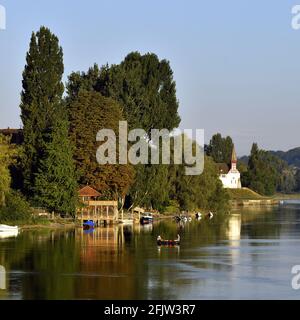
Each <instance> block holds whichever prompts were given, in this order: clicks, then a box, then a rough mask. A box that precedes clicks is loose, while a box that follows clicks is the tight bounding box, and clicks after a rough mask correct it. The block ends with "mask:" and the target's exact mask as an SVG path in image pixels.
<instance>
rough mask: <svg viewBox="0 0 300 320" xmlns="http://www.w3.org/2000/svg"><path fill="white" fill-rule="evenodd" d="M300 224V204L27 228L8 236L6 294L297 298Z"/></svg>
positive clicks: (1, 275)
mask: <svg viewBox="0 0 300 320" xmlns="http://www.w3.org/2000/svg"><path fill="white" fill-rule="evenodd" d="M299 232H300V210H299V207H292V208H290V207H289V208H288V209H287V208H285V207H282V206H281V207H279V208H269V209H264V210H258V209H257V208H256V209H254V210H253V209H252V210H240V211H235V212H233V213H232V214H231V215H217V216H215V217H214V219H212V220H205V219H203V220H201V221H193V222H191V223H186V224H177V223H175V222H174V221H171V220H164V221H161V222H159V223H155V224H153V225H145V226H140V225H120V226H114V227H107V228H98V229H95V230H94V231H90V232H86V231H84V230H82V229H81V228H79V229H76V230H67V231H65V230H62V231H26V232H25V231H24V232H22V233H21V234H19V236H18V237H17V238H7V239H1V240H0V265H1V266H2V268H1V267H0V289H1V290H0V298H5V299H7V298H10V299H12V298H13V299H15V298H17V299H172V298H174V299H188V298H190V299H199V298H206V299H211V298H221V299H226V298H262V297H264V298H272V297H276V298H280V297H289V298H291V297H292V298H294V297H295V292H294V291H293V290H292V289H291V288H290V287H289V283H290V279H289V277H290V267H291V265H293V264H300V261H298V257H299V250H298V248H299V244H300V241H299ZM178 233H179V234H180V235H181V246H180V247H172V248H168V247H161V248H158V247H157V245H156V238H157V236H158V235H161V236H162V237H163V238H168V239H173V238H176V235H177V234H178ZM3 288H4V289H3ZM5 288H6V289H5Z"/></svg>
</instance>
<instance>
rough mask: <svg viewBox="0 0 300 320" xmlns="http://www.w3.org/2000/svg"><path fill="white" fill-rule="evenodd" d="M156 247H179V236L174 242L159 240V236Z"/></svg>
mask: <svg viewBox="0 0 300 320" xmlns="http://www.w3.org/2000/svg"><path fill="white" fill-rule="evenodd" d="M157 245H158V246H170V247H174V246H179V245H180V235H179V234H178V235H177V239H176V240H164V239H162V238H161V236H158V237H157Z"/></svg>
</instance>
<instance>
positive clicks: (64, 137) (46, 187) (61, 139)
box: [33, 116, 77, 217]
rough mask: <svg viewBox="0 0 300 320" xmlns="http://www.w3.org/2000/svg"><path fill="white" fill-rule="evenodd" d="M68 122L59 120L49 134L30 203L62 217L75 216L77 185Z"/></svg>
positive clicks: (46, 137)
mask: <svg viewBox="0 0 300 320" xmlns="http://www.w3.org/2000/svg"><path fill="white" fill-rule="evenodd" d="M68 130H69V127H68V121H67V120H66V119H64V118H63V116H62V118H60V119H58V120H57V123H55V124H54V126H53V127H52V128H49V130H48V134H47V135H46V134H44V139H45V140H46V139H47V140H46V141H45V147H44V148H43V154H42V155H41V159H40V161H39V169H38V172H37V173H36V175H35V185H34V196H33V201H34V203H35V204H36V205H38V206H42V207H45V208H47V209H48V210H50V212H52V211H56V212H59V213H60V214H62V215H64V216H65V215H71V216H73V217H74V215H75V212H76V204H77V195H76V193H77V183H76V176H75V165H74V163H73V153H72V149H71V148H70V141H69V139H68Z"/></svg>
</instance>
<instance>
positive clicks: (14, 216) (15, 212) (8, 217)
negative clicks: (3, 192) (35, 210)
mask: <svg viewBox="0 0 300 320" xmlns="http://www.w3.org/2000/svg"><path fill="white" fill-rule="evenodd" d="M31 219H32V210H31V208H30V206H29V204H28V202H27V201H26V200H25V199H24V198H23V196H22V195H21V194H20V193H19V192H16V191H10V193H9V194H8V195H7V197H6V204H5V206H3V207H1V208H0V222H23V223H24V222H29V221H30V220H31Z"/></svg>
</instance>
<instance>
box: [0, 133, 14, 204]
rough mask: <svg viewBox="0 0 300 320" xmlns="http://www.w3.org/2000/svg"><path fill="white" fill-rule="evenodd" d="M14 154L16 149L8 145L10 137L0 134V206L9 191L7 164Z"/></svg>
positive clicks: (9, 181)
mask: <svg viewBox="0 0 300 320" xmlns="http://www.w3.org/2000/svg"><path fill="white" fill-rule="evenodd" d="M15 155H16V150H15V149H14V148H13V147H12V146H11V145H10V138H9V137H5V136H3V135H0V207H1V206H4V205H5V203H6V196H7V195H8V193H9V192H10V184H11V176H10V171H9V166H10V165H11V164H12V162H13V159H14V156H15Z"/></svg>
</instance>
